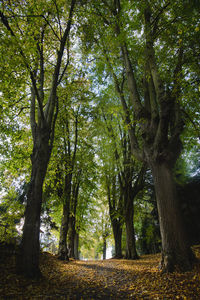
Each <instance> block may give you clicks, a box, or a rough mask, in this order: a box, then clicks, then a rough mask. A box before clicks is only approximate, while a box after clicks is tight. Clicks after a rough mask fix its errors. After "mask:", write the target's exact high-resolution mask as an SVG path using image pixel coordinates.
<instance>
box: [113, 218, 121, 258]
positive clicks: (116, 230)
mask: <svg viewBox="0 0 200 300" xmlns="http://www.w3.org/2000/svg"><path fill="white" fill-rule="evenodd" d="M112 228H113V235H114V240H115V256H114V257H115V258H122V228H121V224H120V223H119V222H117V221H116V220H113V221H112Z"/></svg>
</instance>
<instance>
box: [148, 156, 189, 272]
mask: <svg viewBox="0 0 200 300" xmlns="http://www.w3.org/2000/svg"><path fill="white" fill-rule="evenodd" d="M152 173H153V178H154V184H155V191H156V198H157V205H158V213H159V222H160V232H161V237H162V260H161V269H162V270H163V271H167V272H173V271H174V270H175V268H176V267H177V268H178V269H180V270H182V271H185V270H190V269H191V267H192V262H193V259H194V255H193V252H192V250H191V248H190V246H189V242H188V238H187V237H186V235H185V230H184V225H183V221H182V217H181V211H180V209H179V204H178V199H177V195H176V188H175V183H174V179H173V173H172V170H171V168H170V167H169V166H168V165H167V163H164V162H163V163H153V164H152Z"/></svg>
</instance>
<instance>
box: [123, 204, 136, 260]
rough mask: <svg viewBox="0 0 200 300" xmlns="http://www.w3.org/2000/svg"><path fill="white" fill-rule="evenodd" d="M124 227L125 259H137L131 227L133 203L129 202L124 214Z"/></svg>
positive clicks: (133, 233)
mask: <svg viewBox="0 0 200 300" xmlns="http://www.w3.org/2000/svg"><path fill="white" fill-rule="evenodd" d="M125 225H126V258H127V259H136V258H138V255H137V251H136V246H135V231H134V225H133V201H131V199H130V201H129V204H128V205H127V207H126V212H125Z"/></svg>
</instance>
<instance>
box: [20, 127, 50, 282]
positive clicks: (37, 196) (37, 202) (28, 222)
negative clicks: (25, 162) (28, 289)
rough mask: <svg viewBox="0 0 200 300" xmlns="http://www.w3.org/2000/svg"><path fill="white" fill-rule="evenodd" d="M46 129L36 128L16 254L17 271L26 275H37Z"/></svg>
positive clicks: (47, 136)
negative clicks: (21, 230) (22, 220)
mask: <svg viewBox="0 0 200 300" xmlns="http://www.w3.org/2000/svg"><path fill="white" fill-rule="evenodd" d="M48 140H49V134H48V130H45V129H41V128H40V129H38V130H37V135H36V140H35V144H34V148H33V154H32V173H31V181H30V186H29V190H28V193H27V206H26V210H25V222H24V227H23V236H22V241H21V245H20V251H19V254H18V256H17V261H16V262H17V272H19V273H20V274H24V275H25V276H27V277H32V278H33V277H39V275H40V270H39V253H40V242H39V235H40V213H41V206H42V187H43V182H44V178H45V174H46V170H47V165H48V162H49V157H50V152H51V150H50V147H49V144H48Z"/></svg>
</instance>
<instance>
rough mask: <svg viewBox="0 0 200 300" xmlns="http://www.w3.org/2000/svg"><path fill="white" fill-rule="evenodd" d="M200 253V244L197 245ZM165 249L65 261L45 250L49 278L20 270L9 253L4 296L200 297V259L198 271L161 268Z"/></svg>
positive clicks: (1, 285)
mask: <svg viewBox="0 0 200 300" xmlns="http://www.w3.org/2000/svg"><path fill="white" fill-rule="evenodd" d="M194 249H195V252H196V253H197V256H198V258H200V247H197V246H196V247H195V248H194ZM159 260H160V254H156V255H145V256H141V258H140V259H138V260H135V261H133V260H116V259H109V260H104V261H75V260H70V262H68V263H65V262H62V261H59V260H58V259H57V258H56V256H53V255H51V254H49V253H43V254H41V262H40V268H41V271H42V274H43V278H41V279H40V280H39V281H35V280H27V279H25V278H23V277H21V276H19V275H16V274H15V256H14V255H13V254H12V255H11V254H6V255H5V254H3V255H2V256H1V264H0V268H1V270H0V299H15V300H18V299H38V300H39V299H42V300H43V299H44V300H47V299H52V300H54V299H69V300H71V299H80V300H81V299H88V300H92V299H114V300H117V299H163V300H164V299H185V300H190V299H191V300H195V299H200V264H198V263H197V265H196V266H195V268H194V270H193V271H192V272H186V273H178V272H176V273H173V274H161V273H160V272H159V270H158V264H159Z"/></svg>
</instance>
